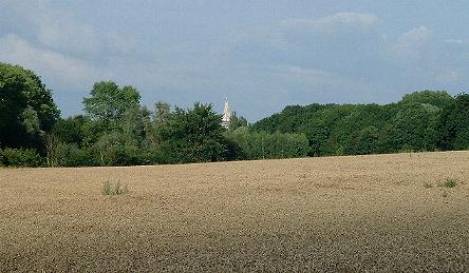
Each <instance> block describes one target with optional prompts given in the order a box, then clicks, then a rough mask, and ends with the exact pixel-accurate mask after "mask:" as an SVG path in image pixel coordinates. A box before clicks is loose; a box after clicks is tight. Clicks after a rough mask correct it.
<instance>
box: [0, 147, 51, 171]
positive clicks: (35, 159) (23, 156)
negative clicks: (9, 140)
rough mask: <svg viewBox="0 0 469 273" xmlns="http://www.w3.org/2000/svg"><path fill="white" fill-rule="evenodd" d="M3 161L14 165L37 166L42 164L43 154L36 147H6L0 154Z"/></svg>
mask: <svg viewBox="0 0 469 273" xmlns="http://www.w3.org/2000/svg"><path fill="white" fill-rule="evenodd" d="M0 160H1V163H2V164H3V165H5V166H13V167H37V166H40V165H41V164H42V158H41V156H40V155H39V154H38V153H37V152H36V150H34V149H24V148H21V149H13V148H5V149H4V150H3V151H1V154H0Z"/></svg>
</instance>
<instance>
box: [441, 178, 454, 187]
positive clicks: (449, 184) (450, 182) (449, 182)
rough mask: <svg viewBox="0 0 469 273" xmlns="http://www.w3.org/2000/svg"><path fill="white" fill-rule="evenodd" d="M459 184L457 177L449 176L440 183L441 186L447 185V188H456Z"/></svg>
mask: <svg viewBox="0 0 469 273" xmlns="http://www.w3.org/2000/svg"><path fill="white" fill-rule="evenodd" d="M457 185H458V182H457V181H456V179H453V178H447V179H446V181H445V182H443V183H441V184H440V187H445V188H454V187H456V186H457Z"/></svg>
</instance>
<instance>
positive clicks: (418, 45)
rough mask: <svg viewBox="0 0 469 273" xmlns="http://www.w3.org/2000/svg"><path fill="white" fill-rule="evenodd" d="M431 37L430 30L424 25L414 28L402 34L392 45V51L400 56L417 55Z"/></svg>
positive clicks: (420, 53)
mask: <svg viewBox="0 0 469 273" xmlns="http://www.w3.org/2000/svg"><path fill="white" fill-rule="evenodd" d="M431 37H432V31H431V30H430V29H428V28H427V27H425V26H420V27H417V28H414V29H412V30H410V31H408V32H405V33H404V34H402V35H401V36H400V37H399V39H398V40H397V42H396V44H395V45H394V46H393V50H394V52H395V53H396V54H397V55H399V56H402V57H405V58H407V57H411V58H412V57H418V56H420V55H422V54H423V49H424V47H425V46H426V45H427V44H428V42H429V41H430V39H431Z"/></svg>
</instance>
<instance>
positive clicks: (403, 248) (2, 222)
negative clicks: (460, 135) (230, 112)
mask: <svg viewBox="0 0 469 273" xmlns="http://www.w3.org/2000/svg"><path fill="white" fill-rule="evenodd" d="M447 178H452V179H455V181H457V182H458V184H457V186H456V187H455V188H452V189H448V188H444V187H440V186H438V185H439V184H440V183H441V182H444V181H445V179H447ZM468 178H469V152H451V153H419V154H396V155H376V156H360V157H328V158H310V159H289V160H268V161H244V162H230V163H212V164H189V165H173V166H148V167H122V168H54V169H0V272H183V271H185V272H410V271H412V272H467V271H469V181H468ZM107 180H111V181H120V182H121V183H123V184H127V185H128V188H129V193H128V194H125V195H120V196H103V195H102V193H101V189H102V186H103V183H104V182H105V181H107ZM424 185H430V186H424Z"/></svg>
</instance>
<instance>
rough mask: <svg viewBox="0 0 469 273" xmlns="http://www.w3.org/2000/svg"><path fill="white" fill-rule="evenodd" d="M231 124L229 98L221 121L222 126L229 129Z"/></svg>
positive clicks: (226, 100) (226, 99)
mask: <svg viewBox="0 0 469 273" xmlns="http://www.w3.org/2000/svg"><path fill="white" fill-rule="evenodd" d="M230 122H231V109H230V104H229V103H228V98H225V109H224V110H223V117H222V119H221V125H222V126H223V127H225V128H226V129H228V128H229V127H230Z"/></svg>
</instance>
